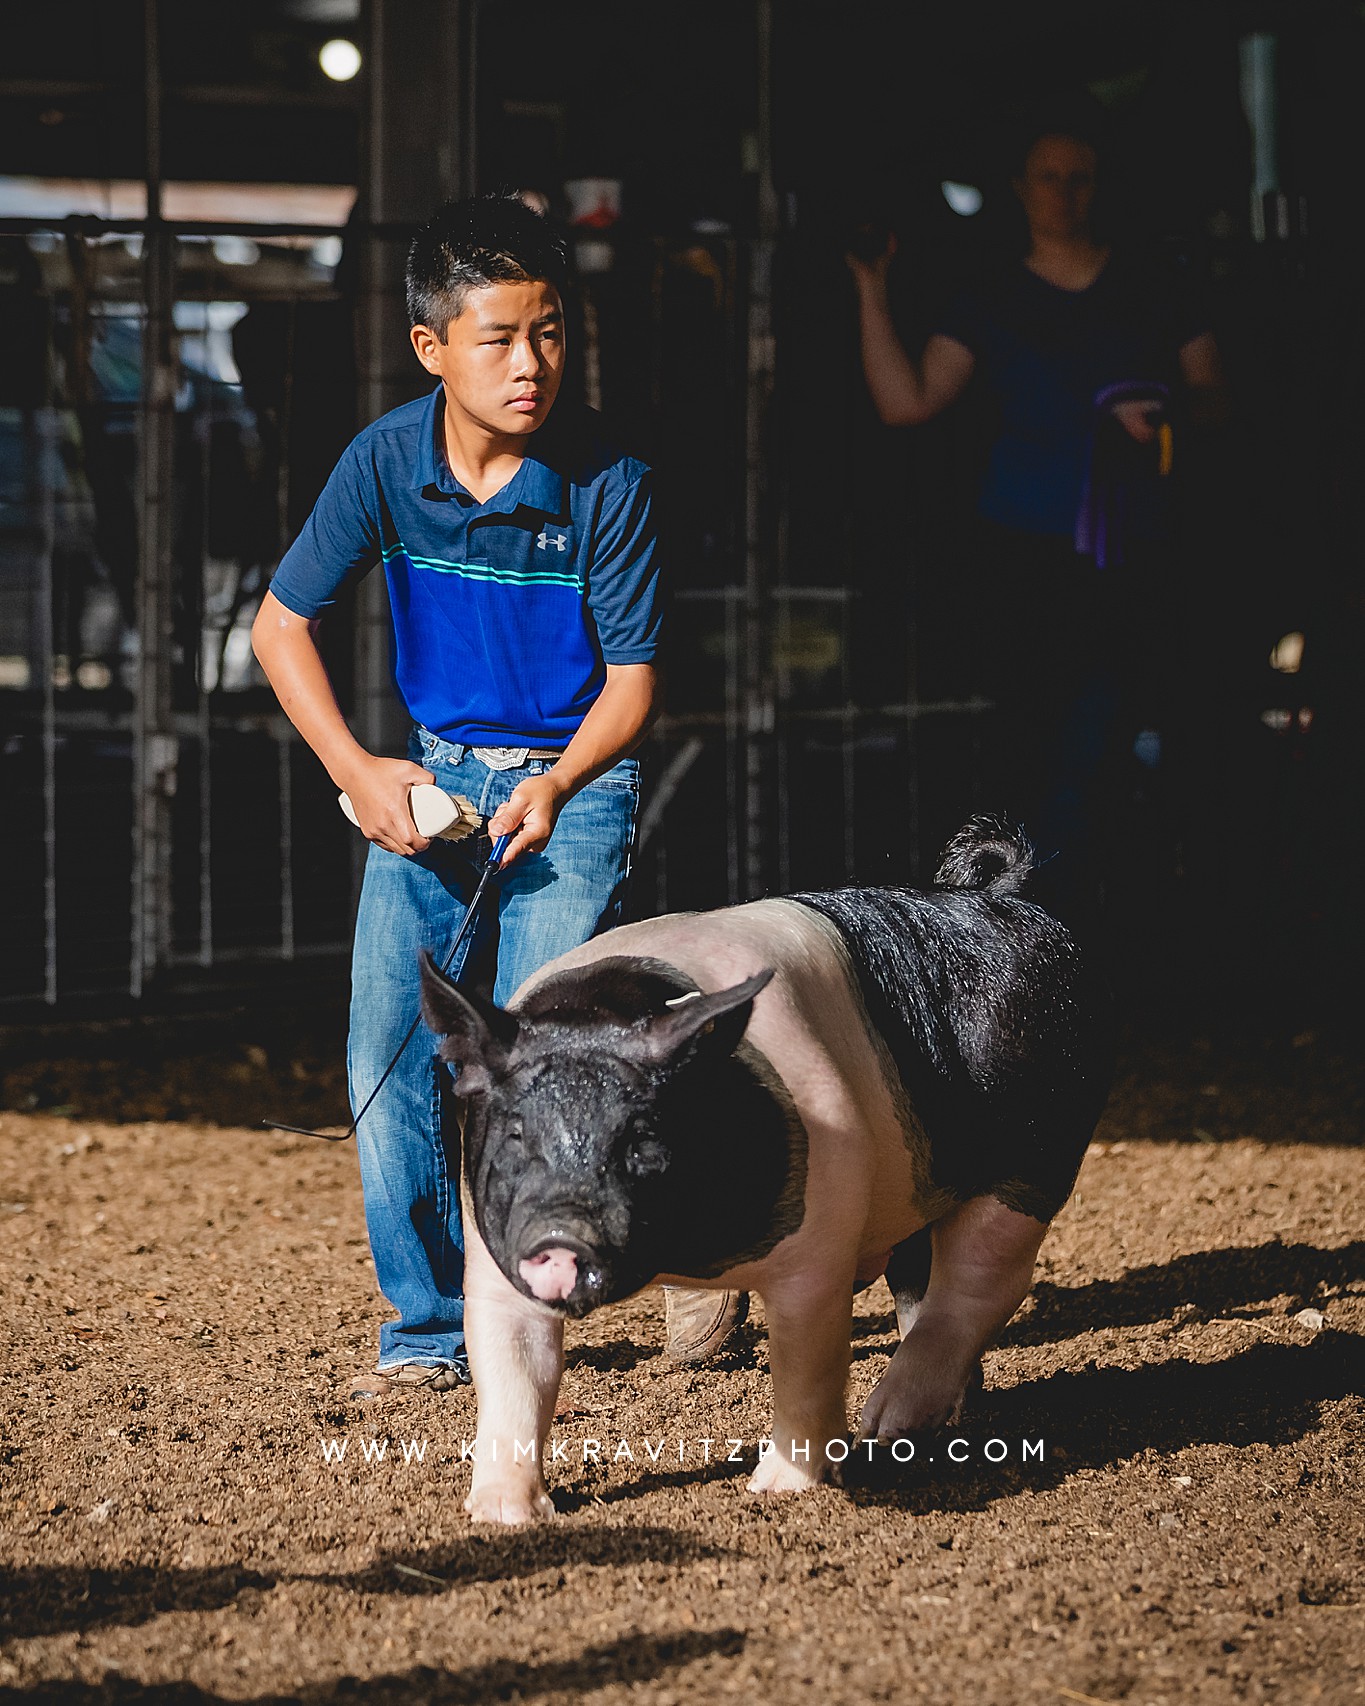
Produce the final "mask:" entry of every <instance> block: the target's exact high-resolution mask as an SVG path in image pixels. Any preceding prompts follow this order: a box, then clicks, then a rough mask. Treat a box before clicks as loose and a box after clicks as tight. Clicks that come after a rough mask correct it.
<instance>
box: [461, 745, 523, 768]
mask: <svg viewBox="0 0 1365 1706" xmlns="http://www.w3.org/2000/svg"><path fill="white" fill-rule="evenodd" d="M472 750H473V753H474V756H475V758H477V759H478V760H479V761H480V762H481V763H483V764H486V765H487V766H488V768H489V769H490V770H515V769H517V768H518V767H519V766H520V765H522V764H525V762H526V755H527V753H528V752H530V750H531V749H530V747H529V746H476V747H474V748H473V749H472Z"/></svg>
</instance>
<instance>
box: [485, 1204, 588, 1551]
mask: <svg viewBox="0 0 1365 1706" xmlns="http://www.w3.org/2000/svg"><path fill="white" fill-rule="evenodd" d="M464 1229H465V1337H466V1341H467V1343H468V1347H469V1367H470V1372H471V1373H472V1374H473V1376H474V1390H475V1392H476V1393H477V1395H478V1401H479V1425H478V1438H477V1441H476V1443H475V1446H474V1477H473V1481H472V1483H471V1485H470V1489H469V1497H468V1498H467V1499H466V1500H465V1502H464V1508H465V1509H466V1510H467V1511H468V1512H469V1514H470V1516H471V1517H472V1518H473V1520H474V1521H475V1522H498V1523H523V1522H538V1521H542V1520H544V1519H545V1518H548V1517H552V1516H553V1515H554V1514H555V1508H554V1505H553V1504H552V1503H551V1502H550V1495H549V1493H548V1492H547V1491H546V1488H545V1477H544V1473H543V1471H542V1468H541V1463H542V1459H543V1456H544V1451H545V1441H546V1439H547V1438H548V1436H549V1432H550V1425H551V1423H552V1421H553V1420H554V1408H555V1399H556V1397H557V1396H558V1393H559V1381H560V1376H561V1375H562V1373H563V1371H564V1322H563V1320H562V1318H561V1317H559V1316H557V1315H554V1314H552V1313H551V1312H550V1311H549V1310H548V1309H545V1308H543V1307H541V1306H539V1305H537V1304H535V1303H533V1302H532V1301H531V1300H530V1299H529V1298H526V1297H523V1296H522V1295H521V1293H520V1292H519V1291H518V1290H517V1289H516V1287H515V1286H513V1285H511V1284H510V1283H509V1281H508V1280H507V1278H506V1276H505V1275H504V1274H503V1273H502V1271H501V1270H500V1269H499V1267H498V1265H497V1263H496V1262H495V1261H494V1260H493V1258H492V1256H490V1255H489V1253H488V1249H487V1246H486V1245H485V1244H484V1241H483V1239H482V1238H481V1237H480V1236H479V1233H478V1230H477V1228H476V1226H475V1224H474V1216H473V1215H472V1213H470V1211H469V1207H468V1205H467V1204H466V1207H465V1214H464Z"/></svg>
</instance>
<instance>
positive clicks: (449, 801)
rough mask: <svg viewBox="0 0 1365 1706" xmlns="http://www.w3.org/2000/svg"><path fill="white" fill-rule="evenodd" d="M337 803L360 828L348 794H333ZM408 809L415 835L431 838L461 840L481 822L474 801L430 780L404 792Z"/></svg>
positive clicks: (479, 826)
mask: <svg viewBox="0 0 1365 1706" xmlns="http://www.w3.org/2000/svg"><path fill="white" fill-rule="evenodd" d="M337 804H338V805H339V806H340V807H341V809H342V811H344V812H345V813H346V816H347V817H348V818H350V820H351V822H352V823H353V824H354V825H355V826H356V828H357V829H359V828H360V819H359V818H358V817H357V816H356V815H355V807H354V806H353V805H352V804H351V798H350V795H349V794H340V795H338V796H337ZM408 810H409V811H410V812H411V813H412V821H413V823H414V824H415V825H416V827H417V833H418V834H419V835H425V836H426V837H427V838H428V840H432V841H437V840H439V841H463V840H464V838H465V836H466V835H472V834H473V833H474V831H475V830H476V829H480V828H482V826H483V819H482V817H480V815H479V813H478V811H477V809H476V808H475V805H474V802H473V801H472V800H468V799H466V798H465V796H464V795H463V794H447V793H446V791H445V789H444V788H438V787H437V786H436V784H435V783H434V782H418V783H417V784H416V785H415V786H414V787H413V788H411V789H410V790H409V792H408Z"/></svg>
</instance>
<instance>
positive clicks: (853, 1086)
mask: <svg viewBox="0 0 1365 1706" xmlns="http://www.w3.org/2000/svg"><path fill="white" fill-rule="evenodd" d="M1032 869H1033V856H1032V849H1031V848H1030V846H1029V844H1028V842H1027V841H1026V840H1025V838H1024V836H1023V834H1022V832H1021V831H1019V830H1017V829H1016V828H1015V827H1014V826H1013V825H1011V824H1009V823H1007V822H1005V821H1004V820H1001V819H998V818H988V817H979V818H973V819H972V821H971V822H970V823H968V824H967V826H966V827H965V828H964V829H963V830H962V831H961V832H960V833H959V834H958V835H957V836H956V837H955V838H954V839H953V841H952V842H951V844H950V845H949V847H948V849H947V851H946V853H945V855H944V858H943V862H942V865H941V868H940V869H939V871H938V874H937V876H936V878H935V885H934V887H933V889H932V890H931V891H929V892H928V893H919V892H916V891H914V890H910V889H897V888H884V889H852V888H851V889H840V890H836V891H834V892H832V893H828V894H798V895H791V896H788V897H787V898H785V899H782V900H760V901H754V902H751V903H749V904H748V905H744V906H736V907H731V908H728V909H726V910H723V911H719V912H705V913H681V914H675V915H672V916H668V917H664V918H656V919H651V920H649V921H647V922H645V923H640V924H630V925H625V926H623V927H622V928H620V929H616V930H612V931H609V932H608V933H607V934H606V935H603V936H600V937H598V938H596V939H595V940H594V941H591V942H588V943H587V944H586V945H585V946H583V947H581V948H577V949H575V950H574V951H573V952H572V953H568V954H565V955H563V956H561V957H560V958H559V959H557V960H554V961H552V962H551V963H550V964H549V965H548V966H546V967H545V968H544V969H543V970H542V971H541V972H539V973H538V974H537V975H536V976H535V977H534V978H533V979H531V980H530V982H529V983H527V984H526V985H525V986H524V987H523V988H522V989H521V990H520V991H519V992H518V994H517V995H516V997H515V998H514V999H513V1001H512V1003H511V1005H510V1006H509V1007H508V1008H506V1009H501V1008H497V1007H495V1006H493V1005H492V1004H491V1003H488V1002H486V1001H483V1000H481V999H479V998H477V997H475V996H473V995H470V994H468V993H465V992H462V991H460V990H459V989H457V988H456V987H455V986H454V985H453V984H451V983H450V982H448V981H447V980H446V979H445V978H444V977H442V976H441V975H440V973H439V972H437V970H436V969H435V967H434V965H432V964H431V962H430V960H428V961H427V962H426V964H425V966H424V996H423V1001H424V1011H425V1014H426V1019H427V1023H428V1024H429V1025H430V1026H431V1028H432V1029H433V1030H434V1031H436V1032H437V1033H438V1034H440V1035H441V1036H442V1037H443V1039H444V1040H443V1042H442V1043H441V1048H440V1052H441V1054H442V1056H443V1058H444V1059H446V1060H447V1061H448V1062H450V1063H451V1064H452V1065H453V1066H457V1067H458V1069H459V1071H458V1077H457V1084H456V1088H457V1093H458V1095H459V1097H460V1098H461V1104H462V1113H463V1144H464V1156H463V1164H464V1172H463V1177H464V1206H465V1239H466V1250H465V1262H466V1266H465V1290H466V1331H467V1338H468V1345H469V1357H470V1364H471V1367H472V1370H473V1375H474V1384H475V1389H476V1391H477V1394H478V1403H479V1422H478V1440H477V1445H476V1447H475V1467H474V1477H473V1484H472V1488H471V1491H470V1495H469V1498H468V1499H467V1500H466V1505H465V1508H466V1509H467V1510H468V1511H469V1512H470V1514H471V1515H472V1516H473V1517H474V1518H475V1520H478V1521H487V1522H502V1523H516V1522H526V1521H531V1520H534V1519H536V1518H538V1517H547V1516H550V1515H552V1514H553V1506H552V1505H551V1503H550V1500H549V1497H548V1494H547V1493H546V1490H545V1483H544V1480H543V1478H542V1473H541V1458H542V1455H543V1448H544V1443H545V1440H546V1437H547V1435H548V1433H549V1429H550V1423H551V1420H552V1417H553V1415H554V1409H555V1400H556V1395H557V1393H558V1389H559V1381H560V1375H561V1372H562V1368H563V1350H562V1346H563V1329H564V1320H565V1317H566V1316H574V1317H580V1316H583V1315H586V1314H587V1313H588V1312H589V1311H590V1310H593V1309H596V1308H598V1307H600V1306H601V1305H602V1304H604V1303H611V1302H613V1301H615V1300H617V1299H619V1298H623V1297H628V1296H629V1295H630V1294H631V1293H632V1292H635V1291H638V1290H639V1289H640V1288H641V1287H642V1286H646V1285H650V1284H652V1283H663V1284H670V1285H681V1286H689V1287H699V1286H700V1287H715V1288H728V1289H731V1290H745V1291H749V1290H752V1291H757V1292H758V1293H759V1294H760V1295H761V1296H762V1298H763V1302H764V1306H765V1309H766V1313H767V1321H768V1336H769V1357H770V1364H771V1368H772V1380H773V1423H772V1428H771V1438H772V1440H773V1442H774V1449H773V1450H772V1451H771V1452H769V1453H768V1454H767V1455H765V1456H763V1457H762V1458H761V1459H760V1461H759V1465H758V1468H757V1470H756V1471H755V1473H754V1474H753V1476H752V1477H751V1479H750V1481H749V1488H750V1491H752V1492H755V1493H771V1492H786V1491H795V1490H799V1489H802V1488H805V1487H809V1486H812V1485H814V1484H815V1483H817V1482H819V1481H820V1480H822V1479H824V1478H825V1477H827V1476H828V1475H829V1473H830V1470H831V1458H832V1457H833V1456H835V1455H837V1453H835V1452H834V1451H832V1450H827V1445H828V1444H829V1442H832V1441H843V1440H845V1439H846V1437H847V1417H846V1413H845V1407H844V1389H845V1384H846V1380H847V1375H848V1367H849V1338H850V1329H851V1318H852V1300H853V1295H854V1292H855V1291H856V1290H857V1289H858V1288H859V1287H861V1286H864V1285H867V1284H869V1283H870V1282H871V1281H872V1280H874V1279H875V1278H876V1277H877V1276H878V1275H880V1274H883V1273H885V1275H886V1277H887V1281H888V1284H889V1285H890V1288H891V1291H892V1294H893V1296H894V1298H895V1302H896V1314H897V1319H898V1324H899V1327H900V1333H901V1343H900V1345H899V1347H898V1349H897V1350H896V1353H895V1355H894V1356H893V1357H892V1359H891V1363H890V1366H889V1368H888V1369H887V1371H886V1373H885V1374H884V1375H883V1377H882V1379H881V1381H880V1383H879V1384H878V1385H877V1387H876V1389H875V1390H874V1391H873V1393H872V1395H871V1397H870V1398H869V1399H868V1401H867V1404H866V1405H865V1407H864V1409H863V1413H862V1416H861V1418H860V1422H859V1436H860V1437H861V1438H875V1439H878V1440H894V1439H896V1438H900V1437H904V1436H906V1435H911V1434H915V1433H919V1432H921V1431H923V1430H927V1429H931V1428H934V1427H937V1426H941V1425H944V1424H947V1423H950V1422H953V1421H955V1420H956V1419H957V1417H958V1415H959V1413H960V1410H961V1406H962V1402H963V1397H964V1394H965V1392H966V1390H967V1387H968V1384H969V1382H970V1381H971V1380H972V1378H973V1376H975V1375H977V1374H978V1373H979V1368H980V1358H981V1354H982V1351H983V1350H984V1349H985V1348H986V1347H987V1346H988V1345H989V1344H990V1343H991V1342H992V1340H993V1339H994V1338H995V1336H996V1335H997V1334H998V1333H999V1332H1000V1330H1001V1329H1002V1328H1003V1327H1004V1325H1005V1323H1006V1322H1007V1321H1008V1320H1009V1318H1010V1316H1011V1315H1013V1313H1014V1311H1015V1310H1016V1309H1017V1308H1018V1307H1019V1305H1020V1303H1021V1302H1022V1301H1023V1299H1024V1297H1025V1296H1026V1294H1027V1292H1028V1289H1029V1285H1030V1283H1031V1281H1032V1276H1033V1264H1034V1259H1035V1257H1036V1256H1037V1253H1038V1247H1039V1244H1040V1243H1041V1241H1042V1238H1043V1234H1044V1233H1045V1232H1046V1230H1047V1225H1048V1222H1049V1220H1050V1219H1051V1218H1052V1216H1053V1215H1055V1214H1056V1213H1057V1211H1058V1209H1059V1208H1060V1207H1061V1206H1062V1204H1063V1203H1064V1202H1065V1201H1066V1199H1067V1197H1068V1195H1069V1194H1070V1192H1071V1188H1072V1185H1073V1184H1074V1182H1075V1177H1076V1173H1077V1170H1078V1168H1079V1166H1080V1161H1081V1157H1082V1155H1083V1153H1084V1151H1085V1148H1086V1145H1087V1143H1088V1142H1089V1140H1090V1136H1091V1133H1092V1131H1093V1129H1094V1126H1095V1122H1096V1120H1097V1119H1098V1117H1099V1114H1100V1111H1101V1108H1102V1107H1103V1104H1104V1101H1105V1098H1106V1096H1107V1094H1108V1087H1109V1077H1110V1070H1111V1066H1110V1056H1111V1038H1110V1029H1111V1026H1110V1017H1109V1003H1108V1000H1107V997H1106V994H1105V992H1104V990H1103V988H1102V985H1101V983H1100V980H1098V979H1097V978H1096V977H1095V976H1094V975H1093V974H1092V973H1091V971H1090V970H1089V969H1088V968H1087V966H1086V965H1085V964H1084V962H1083V959H1082V956H1081V954H1080V952H1079V950H1078V948H1077V945H1076V943H1075V941H1074V940H1073V938H1072V937H1071V936H1070V935H1069V933H1068V932H1067V931H1066V930H1065V929H1064V928H1063V927H1062V925H1061V924H1059V923H1058V922H1057V921H1056V920H1055V919H1054V918H1052V917H1051V916H1049V914H1048V913H1046V912H1045V911H1043V910H1042V909H1041V908H1040V907H1038V906H1036V905H1034V904H1032V903H1031V902H1029V901H1028V900H1025V899H1023V898H1022V897H1021V894H1020V890H1021V888H1022V887H1023V886H1024V884H1025V882H1026V879H1027V877H1028V875H1029V873H1030V871H1031V870H1032ZM518 1447H519V1449H518ZM532 1447H533V1449H532Z"/></svg>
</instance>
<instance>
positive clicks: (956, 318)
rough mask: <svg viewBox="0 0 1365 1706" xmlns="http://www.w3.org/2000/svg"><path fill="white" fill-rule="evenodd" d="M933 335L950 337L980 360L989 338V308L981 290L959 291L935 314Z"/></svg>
mask: <svg viewBox="0 0 1365 1706" xmlns="http://www.w3.org/2000/svg"><path fill="white" fill-rule="evenodd" d="M929 335H930V337H935V336H937V337H944V338H951V339H952V340H953V342H954V343H958V344H961V345H962V346H963V347H964V348H965V349H969V350H970V351H971V352H972V354H973V355H974V356H976V357H977V358H978V360H979V359H980V357H981V355H982V353H983V346H984V343H985V338H986V308H985V303H984V302H983V301H982V299H981V295H980V292H979V291H975V290H959V291H958V292H957V293H956V295H954V296H951V297H949V299H948V301H947V303H946V304H945V305H944V307H942V308H941V309H940V310H939V312H938V313H937V314H936V315H935V316H934V317H933V319H932V320H931V321H930V325H929Z"/></svg>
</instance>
